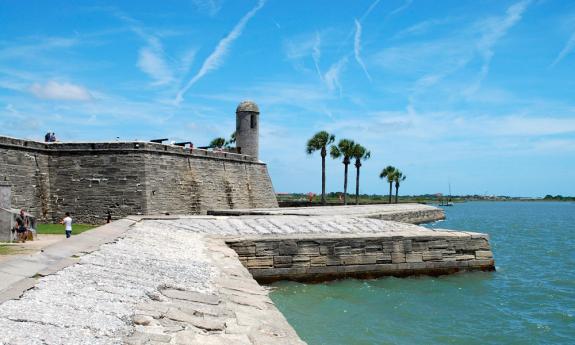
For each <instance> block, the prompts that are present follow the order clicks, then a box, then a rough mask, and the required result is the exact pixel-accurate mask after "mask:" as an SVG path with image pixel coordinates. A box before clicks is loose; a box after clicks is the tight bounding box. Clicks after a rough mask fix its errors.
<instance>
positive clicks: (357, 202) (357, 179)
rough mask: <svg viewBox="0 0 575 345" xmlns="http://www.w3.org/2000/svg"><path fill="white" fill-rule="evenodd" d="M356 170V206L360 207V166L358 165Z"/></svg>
mask: <svg viewBox="0 0 575 345" xmlns="http://www.w3.org/2000/svg"><path fill="white" fill-rule="evenodd" d="M355 168H356V173H355V204H356V205H359V165H356V166H355Z"/></svg>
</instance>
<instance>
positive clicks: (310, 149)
mask: <svg viewBox="0 0 575 345" xmlns="http://www.w3.org/2000/svg"><path fill="white" fill-rule="evenodd" d="M334 141H335V136H334V135H333V134H329V133H328V132H326V131H321V132H317V133H316V134H315V135H314V136H313V137H311V139H309V140H308V141H307V145H306V148H305V151H306V152H307V154H308V155H311V154H312V153H314V152H315V151H318V150H319V151H320V154H321V204H322V205H325V156H327V146H328V145H329V144H331V143H333V142H334Z"/></svg>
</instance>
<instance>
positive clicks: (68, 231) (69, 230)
mask: <svg viewBox="0 0 575 345" xmlns="http://www.w3.org/2000/svg"><path fill="white" fill-rule="evenodd" d="M60 224H64V225H65V226H66V238H70V236H72V217H70V212H66V217H65V218H64V219H62V221H61V222H60Z"/></svg>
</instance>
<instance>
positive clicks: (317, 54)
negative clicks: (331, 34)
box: [311, 31, 321, 79]
mask: <svg viewBox="0 0 575 345" xmlns="http://www.w3.org/2000/svg"><path fill="white" fill-rule="evenodd" d="M320 46H321V37H320V35H319V32H317V31H316V33H315V41H314V43H313V47H312V53H311V57H312V58H313V63H314V64H315V70H316V71H317V75H318V76H319V77H320V79H321V70H320V68H319V59H320V58H321V47H320Z"/></svg>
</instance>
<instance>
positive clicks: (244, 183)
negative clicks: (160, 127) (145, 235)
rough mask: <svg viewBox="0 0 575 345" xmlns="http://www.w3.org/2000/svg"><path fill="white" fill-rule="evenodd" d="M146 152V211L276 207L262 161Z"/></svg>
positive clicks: (178, 211)
mask: <svg viewBox="0 0 575 345" xmlns="http://www.w3.org/2000/svg"><path fill="white" fill-rule="evenodd" d="M217 154H218V155H221V156H223V157H217V156H216V157H212V156H205V157H202V156H200V157H196V158H194V157H192V156H187V157H181V156H176V155H162V154H158V153H150V154H147V155H146V164H145V166H146V188H147V190H148V194H147V200H148V212H149V213H164V212H167V211H169V212H172V213H204V212H205V211H206V210H209V209H216V208H217V209H221V208H224V209H227V208H254V207H270V206H271V207H277V201H276V199H275V193H274V192H273V186H272V184H271V180H270V178H269V175H268V173H267V168H266V166H265V165H263V164H260V163H256V162H250V163H246V162H244V161H241V160H236V159H225V158H226V157H237V158H239V157H242V156H239V155H235V154H230V153H217Z"/></svg>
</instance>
